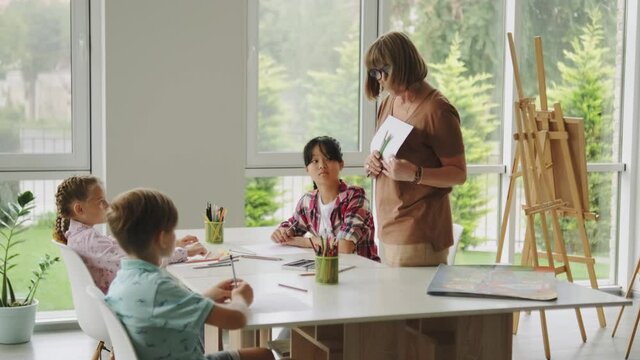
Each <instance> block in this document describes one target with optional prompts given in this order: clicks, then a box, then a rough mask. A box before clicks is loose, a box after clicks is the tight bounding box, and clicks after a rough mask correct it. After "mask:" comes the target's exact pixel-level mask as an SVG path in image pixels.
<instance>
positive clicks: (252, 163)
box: [246, 0, 378, 176]
mask: <svg viewBox="0 0 640 360" xmlns="http://www.w3.org/2000/svg"><path fill="white" fill-rule="evenodd" d="M258 12H259V1H249V4H248V15H247V28H248V29H247V119H253V121H249V120H248V121H247V158H246V169H247V170H252V172H253V173H255V170H258V169H263V170H262V171H258V173H259V174H260V176H270V175H271V174H273V171H272V170H274V169H291V170H292V171H295V170H294V169H298V168H300V167H301V163H302V161H301V158H300V153H301V152H300V151H296V152H277V153H276V152H274V153H261V152H259V151H258V148H257V145H258V121H257V118H258V45H259V34H258V29H259V24H258V20H259V16H258ZM377 27H378V19H377V4H376V1H366V0H360V29H361V31H360V59H361V61H360V64H359V68H360V78H359V79H360V84H361V85H360V88H361V89H362V84H364V80H365V76H366V69H364V64H363V61H362V59H364V55H365V51H366V49H367V48H368V47H369V45H371V44H372V43H373V41H375V39H376V38H377ZM363 30H364V31H363ZM358 99H359V100H358V103H359V104H358V105H359V111H358V113H359V114H358V120H359V124H360V129H359V134H358V136H359V139H360V144H359V149H358V151H343V152H344V154H343V158H344V163H345V168H359V167H362V164H363V163H364V160H365V158H366V157H367V155H369V141H368V140H366V139H371V138H372V137H373V133H374V129H375V122H374V121H366V119H375V114H376V109H377V102H373V101H369V100H367V99H366V97H365V96H364V94H363V92H362V91H360V94H359V96H358Z"/></svg>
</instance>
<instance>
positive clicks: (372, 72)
mask: <svg viewBox="0 0 640 360" xmlns="http://www.w3.org/2000/svg"><path fill="white" fill-rule="evenodd" d="M390 68H391V67H390V66H389V65H385V66H383V67H382V68H380V69H375V68H374V69H369V76H370V77H372V78H374V79H376V80H380V79H382V74H387V75H389V69H390Z"/></svg>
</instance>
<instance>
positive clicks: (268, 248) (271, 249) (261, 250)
mask: <svg viewBox="0 0 640 360" xmlns="http://www.w3.org/2000/svg"><path fill="white" fill-rule="evenodd" d="M242 248H243V249H246V250H249V251H251V252H253V253H255V254H256V255H262V256H271V255H288V254H313V250H311V248H309V249H306V248H299V247H295V246H285V245H279V244H276V243H273V242H272V243H265V244H259V245H245V246H243V247H242Z"/></svg>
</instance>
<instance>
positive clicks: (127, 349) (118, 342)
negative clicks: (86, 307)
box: [86, 285, 138, 360]
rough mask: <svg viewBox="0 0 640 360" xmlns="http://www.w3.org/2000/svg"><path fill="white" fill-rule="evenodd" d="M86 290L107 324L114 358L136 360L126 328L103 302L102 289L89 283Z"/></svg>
mask: <svg viewBox="0 0 640 360" xmlns="http://www.w3.org/2000/svg"><path fill="white" fill-rule="evenodd" d="M86 292H87V294H89V296H90V297H91V298H92V300H93V303H94V304H97V305H98V308H99V309H100V313H101V314H102V318H103V319H104V322H105V323H106V324H107V330H108V331H109V337H110V338H111V342H112V344H113V353H114V355H115V357H116V359H118V360H119V359H122V360H136V359H137V358H138V357H137V356H136V351H135V349H134V348H133V344H132V343H131V339H129V334H128V333H127V329H125V327H124V325H122V323H121V322H120V319H118V317H117V316H116V314H115V313H114V312H113V311H111V309H110V308H109V307H108V306H107V303H106V302H104V294H103V293H102V291H100V289H98V288H97V287H96V286H95V285H89V286H87V288H86Z"/></svg>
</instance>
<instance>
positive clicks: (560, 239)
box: [552, 210, 587, 342]
mask: <svg viewBox="0 0 640 360" xmlns="http://www.w3.org/2000/svg"><path fill="white" fill-rule="evenodd" d="M552 214H553V217H552V221H553V232H554V234H556V238H555V241H556V246H557V247H558V250H559V251H560V255H561V256H562V262H563V263H564V271H565V274H567V280H568V281H569V282H571V283H572V282H573V273H572V272H571V264H569V257H568V256H567V248H566V247H565V246H564V238H563V237H562V229H561V228H560V221H559V220H558V213H557V212H556V211H555V210H554V211H553V213H552ZM576 320H578V328H579V329H580V337H581V338H582V342H587V332H586V331H585V329H584V322H583V321H582V312H581V311H580V308H576Z"/></svg>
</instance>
